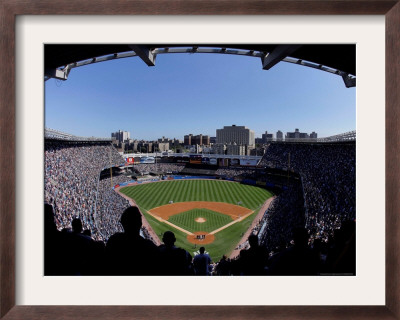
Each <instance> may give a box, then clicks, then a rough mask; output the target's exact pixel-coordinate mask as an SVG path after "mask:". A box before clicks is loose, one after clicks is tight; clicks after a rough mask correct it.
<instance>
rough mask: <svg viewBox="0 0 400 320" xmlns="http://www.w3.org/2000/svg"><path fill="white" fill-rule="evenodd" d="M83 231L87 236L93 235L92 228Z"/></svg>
mask: <svg viewBox="0 0 400 320" xmlns="http://www.w3.org/2000/svg"><path fill="white" fill-rule="evenodd" d="M82 233H83V234H84V235H85V236H88V237H91V236H92V232H91V231H90V229H86V230H83V232H82Z"/></svg>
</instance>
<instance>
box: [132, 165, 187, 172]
mask: <svg viewBox="0 0 400 320" xmlns="http://www.w3.org/2000/svg"><path fill="white" fill-rule="evenodd" d="M184 168H185V165H178V164H173V163H141V164H135V165H134V169H136V170H137V171H138V172H139V173H140V174H148V173H150V172H154V173H163V174H167V173H169V174H172V173H179V172H181V171H182V170H183V169H184Z"/></svg>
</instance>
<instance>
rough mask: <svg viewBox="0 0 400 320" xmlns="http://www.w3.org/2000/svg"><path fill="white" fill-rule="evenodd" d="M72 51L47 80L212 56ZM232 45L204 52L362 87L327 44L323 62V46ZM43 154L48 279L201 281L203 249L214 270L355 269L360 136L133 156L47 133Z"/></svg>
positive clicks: (53, 55)
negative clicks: (131, 61) (132, 60)
mask: <svg viewBox="0 0 400 320" xmlns="http://www.w3.org/2000/svg"><path fill="white" fill-rule="evenodd" d="M72 47H73V48H70V51H68V46H63V45H62V46H61V45H60V46H48V47H46V50H45V56H46V72H45V79H49V78H57V79H62V80H66V79H67V77H68V74H69V72H70V71H71V69H73V68H76V67H79V66H82V65H85V64H89V63H97V62H101V61H106V60H111V59H120V58H126V57H133V56H138V57H139V58H141V59H142V60H144V61H145V62H146V63H147V64H148V65H154V61H155V60H154V59H155V58H154V57H155V55H157V54H164V53H173V52H178V51H179V50H181V51H182V52H190V53H194V52H201V49H200V48H199V47H198V46H192V47H190V50H191V51H188V50H189V49H187V48H186V49H181V48H177V47H170V48H169V49H168V50H167V49H166V48H165V47H164V46H162V45H157V46H156V45H155V46H151V47H150V46H147V47H144V46H129V50H130V51H129V52H130V53H126V51H125V49H126V48H123V47H124V46H91V47H90V46H86V47H85V46H82V48H80V50H77V47H76V46H74V45H72ZM205 47H210V46H205ZM231 47H232V48H233V49H230V50H231V51H229V50H227V49H226V48H221V49H216V48H213V49H209V48H208V49H203V50H204V52H203V53H207V52H206V51H207V50H208V51H210V52H211V51H212V53H221V54H227V53H228V54H237V55H245V56H249V55H251V56H253V57H258V58H261V59H262V61H263V67H264V68H271V67H273V65H274V64H276V63H277V62H279V61H285V62H289V63H296V64H300V65H303V66H305V67H311V68H316V69H319V70H321V71H326V72H331V73H334V74H336V75H339V76H341V77H342V78H343V81H344V85H345V86H346V87H353V86H355V76H353V75H354V74H355V70H354V69H352V67H353V65H350V66H349V65H346V64H345V63H344V62H343V63H338V65H337V66H336V65H334V64H335V63H334V61H333V60H332V59H329V58H331V57H330V56H329V52H330V50H327V49H326V48H325V47H323V46H322V47H321V48H319V49H320V53H319V54H320V56H321V57H324V58H325V61H326V62H325V63H324V65H322V64H321V63H319V62H318V61H315V59H316V58H315V55H312V54H310V52H312V53H315V50H317V49H316V48H313V47H312V46H311V47H307V46H304V47H302V48H300V49H299V48H298V46H292V47H291V46H275V45H274V46H263V47H262V48H261V47H260V48H256V47H249V46H241V47H240V48H238V47H237V46H234V45H232V46H231ZM282 47H285V48H282ZM257 49H258V50H257ZM340 49H343V51H344V52H345V53H344V54H345V55H348V54H349V50H350V51H351V50H355V47H354V46H341V47H340ZM183 50H186V51H183ZM218 50H219V51H218ZM266 51H268V52H271V54H269V55H265V52H266ZM60 52H63V54H62V55H61V54H60ZM122 52H125V53H122ZM336 52H340V50H339V51H336ZM68 53H69V54H68ZM272 53H274V54H272ZM276 55H278V56H279V59H278V60H276V59H274V60H273V61H270V60H269V58H268V57H271V56H276ZM61 56H62V58H61ZM57 57H60V59H59V60H57ZM95 57H101V58H95ZM89 58H91V59H89ZM92 58H93V59H92ZM335 58H337V57H335ZM102 59H103V60H102ZM307 59H311V60H312V59H314V61H315V62H313V63H311V62H306V61H308V60H307ZM334 60H335V61H336V60H337V59H334ZM344 60H346V59H344ZM344 60H343V61H344ZM348 60H351V59H347V60H346V61H348ZM329 63H331V65H329ZM325 64H328V66H327V67H325ZM353 64H354V61H353ZM336 68H337V69H336ZM193 151H194V152H193ZM44 153H45V157H44V159H45V160H44V161H45V163H44V202H45V275H132V276H135V275H190V276H194V275H197V274H199V275H200V274H203V273H199V271H198V269H197V268H200V267H198V266H197V263H198V261H199V260H200V257H203V256H208V258H207V259H209V260H208V262H207V271H206V274H208V275H235V276H236V275H237V276H243V275H244V276H246V275H271V276H274V275H324V274H340V275H355V221H356V205H355V203H356V201H355V193H356V189H355V180H356V179H355V175H356V170H355V159H356V132H355V131H351V132H345V133H338V134H336V135H334V136H329V137H325V138H307V139H299V138H298V137H295V138H286V139H269V140H267V141H265V143H263V145H262V153H260V154H257V153H255V154H254V155H250V153H249V154H247V155H233V154H227V153H225V154H224V153H210V152H208V153H200V152H196V150H192V151H190V152H185V153H180V152H179V153H178V152H157V151H156V152H132V153H125V152H123V150H122V151H121V150H118V148H117V147H116V146H115V144H114V143H113V140H112V139H110V138H95V137H90V138H88V137H80V136H75V135H73V134H71V133H65V132H61V131H58V130H54V129H49V128H46V129H45V137H44ZM132 208H134V209H132ZM135 210H136V211H135ZM136 212H137V215H138V216H139V218H138V219H139V222H138V220H137V219H136V218H135V217H134V215H135V214H136ZM135 230H136V231H135ZM135 232H136V233H135ZM60 248H61V249H60ZM196 257H197V258H196ZM203 260H204V259H203ZM138 265H140V267H138Z"/></svg>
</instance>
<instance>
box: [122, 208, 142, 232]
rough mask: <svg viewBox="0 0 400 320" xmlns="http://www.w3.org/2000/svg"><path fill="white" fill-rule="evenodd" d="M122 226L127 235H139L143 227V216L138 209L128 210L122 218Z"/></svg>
mask: <svg viewBox="0 0 400 320" xmlns="http://www.w3.org/2000/svg"><path fill="white" fill-rule="evenodd" d="M121 224H122V227H123V228H124V231H125V233H135V234H139V231H140V228H141V227H142V215H141V213H140V211H139V209H138V207H129V208H126V209H125V211H124V212H123V213H122V216H121Z"/></svg>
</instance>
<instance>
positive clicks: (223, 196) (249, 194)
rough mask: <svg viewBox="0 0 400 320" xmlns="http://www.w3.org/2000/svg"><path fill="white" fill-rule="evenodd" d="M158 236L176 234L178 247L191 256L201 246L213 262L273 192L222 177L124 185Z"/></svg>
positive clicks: (234, 243) (226, 251)
mask: <svg viewBox="0 0 400 320" xmlns="http://www.w3.org/2000/svg"><path fill="white" fill-rule="evenodd" d="M120 191H121V193H123V194H125V195H126V196H128V197H129V198H132V199H133V200H134V201H135V202H136V203H137V205H138V206H139V208H140V210H141V211H142V213H143V214H144V216H145V218H146V219H147V221H148V222H149V224H150V225H151V227H152V228H153V230H154V231H155V233H156V234H157V236H158V237H159V238H160V239H162V235H163V233H164V232H165V231H167V230H171V231H173V232H174V233H175V236H176V239H177V241H176V243H175V245H176V246H178V247H182V248H184V249H186V250H188V251H189V252H190V253H191V254H192V256H194V253H195V252H196V251H197V250H198V249H199V247H201V246H204V247H205V248H206V251H207V252H208V253H209V254H210V256H211V258H212V260H213V261H219V259H220V258H221V257H222V255H224V254H225V255H228V256H229V255H230V253H231V252H232V251H233V250H234V249H235V247H236V246H237V245H238V243H239V241H240V240H241V238H242V237H243V235H244V234H245V232H246V231H247V230H248V229H249V228H250V227H251V225H252V222H253V220H254V218H255V217H256V216H257V213H258V211H259V209H260V208H261V207H262V206H263V204H264V202H265V201H266V200H267V199H269V198H270V197H271V196H272V195H273V194H272V192H270V191H268V190H266V189H263V188H259V187H255V186H249V185H244V184H240V183H237V182H230V181H221V180H175V181H162V182H153V183H147V184H140V185H136V186H129V187H125V188H122V189H121V190H120Z"/></svg>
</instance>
